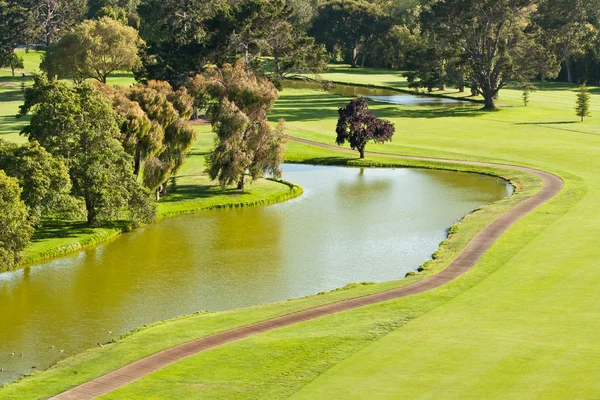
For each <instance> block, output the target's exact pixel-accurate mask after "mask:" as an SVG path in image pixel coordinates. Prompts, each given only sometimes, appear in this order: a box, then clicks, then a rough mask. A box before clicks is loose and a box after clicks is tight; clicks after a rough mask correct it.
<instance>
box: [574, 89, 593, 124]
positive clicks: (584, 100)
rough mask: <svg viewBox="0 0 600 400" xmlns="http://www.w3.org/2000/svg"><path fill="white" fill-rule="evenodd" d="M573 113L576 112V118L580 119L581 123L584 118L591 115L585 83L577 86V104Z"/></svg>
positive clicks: (588, 94)
mask: <svg viewBox="0 0 600 400" xmlns="http://www.w3.org/2000/svg"><path fill="white" fill-rule="evenodd" d="M575 111H576V112H577V116H578V117H581V121H583V120H584V118H585V117H589V116H590V115H591V113H590V93H589V92H588V88H587V86H586V84H585V83H584V84H582V85H581V86H579V89H578V90H577V104H576V106H575Z"/></svg>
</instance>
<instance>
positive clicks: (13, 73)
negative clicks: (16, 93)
mask: <svg viewBox="0 0 600 400" xmlns="http://www.w3.org/2000/svg"><path fill="white" fill-rule="evenodd" d="M11 69H12V77H13V78H14V77H15V69H14V68H11Z"/></svg>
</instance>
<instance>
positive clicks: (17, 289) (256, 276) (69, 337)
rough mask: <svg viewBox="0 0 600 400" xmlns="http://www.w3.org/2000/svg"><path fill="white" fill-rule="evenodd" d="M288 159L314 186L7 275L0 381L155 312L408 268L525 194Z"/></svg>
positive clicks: (391, 276)
mask: <svg viewBox="0 0 600 400" xmlns="http://www.w3.org/2000/svg"><path fill="white" fill-rule="evenodd" d="M283 170H284V178H285V179H287V180H290V181H292V182H295V183H298V184H300V185H302V186H303V187H304V189H305V193H304V195H302V196H301V197H299V198H297V199H294V200H291V201H288V202H286V203H281V204H276V205H272V206H267V207H258V208H248V209H237V210H216V211H205V212H200V213H197V214H190V215H183V216H180V217H175V218H171V219H167V220H164V221H162V222H161V223H158V224H155V225H151V226H148V227H146V228H144V229H139V230H136V231H134V232H131V233H127V234H123V235H121V236H119V237H118V238H116V239H114V240H112V241H110V242H107V243H105V244H102V245H100V246H97V247H95V248H93V249H88V250H84V251H81V252H79V253H77V254H74V255H72V256H68V257H64V258H60V259H56V260H53V261H50V262H46V263H44V264H42V265H38V266H35V267H31V268H27V269H23V270H19V271H15V272H9V273H3V274H0V304H2V307H0V338H2V340H1V341H0V367H2V368H4V370H5V371H4V372H3V373H2V374H0V382H7V381H10V380H14V379H16V378H17V377H19V376H20V375H22V374H25V373H28V372H30V371H31V367H32V366H37V367H38V368H45V367H48V366H49V365H51V364H53V363H55V362H56V361H58V360H59V359H61V358H64V357H66V356H68V355H73V354H76V353H79V352H81V351H83V350H85V349H86V348H90V347H93V346H95V345H96V344H97V343H98V342H106V341H108V340H109V339H110V338H113V337H117V336H119V335H121V334H122V333H124V332H127V331H129V330H131V329H134V328H136V327H139V326H142V325H144V324H148V323H152V322H154V321H158V320H163V319H167V318H171V317H175V316H178V315H182V314H188V313H193V312H196V311H200V310H211V311H218V310H228V309H232V308H237V307H246V306H252V305H257V304H262V303H269V302H275V301H281V300H286V299H290V298H298V297H302V296H306V295H310V294H314V293H318V292H321V291H326V290H331V289H335V288H338V287H341V286H344V285H346V284H348V283H352V282H365V281H371V282H382V281H389V280H395V279H400V278H403V277H404V275H405V274H406V273H407V272H408V271H414V270H416V269H417V268H418V267H419V266H420V265H421V264H423V262H425V261H426V260H428V259H429V258H430V256H431V254H432V253H433V252H435V251H436V249H437V248H438V246H439V243H440V242H441V241H443V240H444V239H445V237H446V232H447V229H448V228H449V227H450V226H451V225H453V224H454V223H455V222H456V221H458V220H460V219H461V218H462V217H464V216H465V215H467V214H468V213H470V212H471V211H472V210H474V209H476V208H478V207H480V206H482V205H485V204H488V203H490V202H493V201H496V200H499V199H502V198H504V197H507V196H509V195H510V194H511V193H512V186H510V185H508V184H507V183H506V182H505V181H502V180H500V179H496V178H492V177H488V176H482V175H477V174H467V173H456V172H448V171H431V170H421V169H358V168H343V167H325V166H310V165H284V166H283ZM108 331H111V332H112V333H110V334H109V333H108ZM52 346H54V347H52ZM60 349H62V350H64V352H63V353H61V352H59V350H60ZM11 352H15V353H16V354H17V355H16V356H11V355H10V353H11ZM20 353H23V356H22V357H21V356H20Z"/></svg>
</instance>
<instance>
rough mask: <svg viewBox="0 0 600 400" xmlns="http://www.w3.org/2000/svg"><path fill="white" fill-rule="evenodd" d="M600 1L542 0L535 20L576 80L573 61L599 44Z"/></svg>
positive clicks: (568, 71) (547, 45)
mask: <svg viewBox="0 0 600 400" xmlns="http://www.w3.org/2000/svg"><path fill="white" fill-rule="evenodd" d="M598 9H600V1H598V0H541V1H540V3H539V7H538V10H537V13H536V17H535V21H536V23H537V24H538V25H539V26H540V27H541V28H542V29H543V32H544V35H543V39H544V42H545V45H546V47H548V48H549V49H550V50H552V51H553V52H554V53H555V54H556V56H557V58H558V59H559V60H560V61H561V62H563V63H564V66H565V69H566V70H567V81H568V82H569V83H572V82H573V71H572V70H573V68H572V65H571V64H572V60H573V58H575V57H580V56H582V55H583V54H584V53H585V52H586V51H589V50H590V49H592V48H593V47H594V46H595V45H597V40H598V34H599V33H600V32H599V30H598V27H599V24H600V20H599V14H598Z"/></svg>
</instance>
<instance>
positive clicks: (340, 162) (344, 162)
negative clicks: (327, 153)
mask: <svg viewBox="0 0 600 400" xmlns="http://www.w3.org/2000/svg"><path fill="white" fill-rule="evenodd" d="M357 160H360V158H358V153H357V157H338V156H336V157H313V158H308V159H305V160H302V162H301V163H300V164H312V165H337V166H349V165H351V163H352V162H356V161H357Z"/></svg>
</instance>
